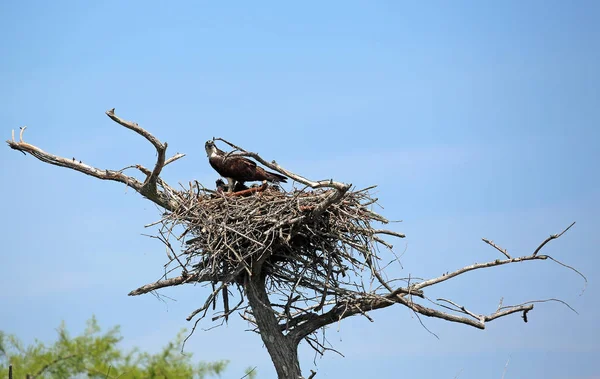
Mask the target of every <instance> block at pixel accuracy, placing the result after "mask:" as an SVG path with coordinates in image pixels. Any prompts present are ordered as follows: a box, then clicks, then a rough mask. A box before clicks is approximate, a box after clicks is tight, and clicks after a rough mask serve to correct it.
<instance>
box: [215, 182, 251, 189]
mask: <svg viewBox="0 0 600 379" xmlns="http://www.w3.org/2000/svg"><path fill="white" fill-rule="evenodd" d="M215 184H216V186H217V192H230V191H229V186H228V185H227V184H225V182H224V181H223V180H222V179H217V181H216V182H215ZM247 189H248V186H246V185H245V184H243V183H239V182H238V183H235V186H234V187H233V192H238V191H244V190H247Z"/></svg>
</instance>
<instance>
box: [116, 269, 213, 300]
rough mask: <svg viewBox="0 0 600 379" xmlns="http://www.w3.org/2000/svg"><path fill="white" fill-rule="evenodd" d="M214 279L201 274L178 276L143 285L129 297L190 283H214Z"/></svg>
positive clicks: (130, 293)
mask: <svg viewBox="0 0 600 379" xmlns="http://www.w3.org/2000/svg"><path fill="white" fill-rule="evenodd" d="M214 279H215V278H214V277H212V276H209V275H206V276H204V275H200V274H199V273H194V274H189V275H182V276H176V277H174V278H170V279H165V280H159V281H156V282H154V283H149V284H146V285H143V286H141V287H140V288H138V289H135V290H133V291H131V292H129V294H128V295H129V296H138V295H143V294H145V293H148V292H152V291H155V290H157V289H161V288H165V287H172V286H179V285H181V284H185V283H190V282H208V281H212V280H214Z"/></svg>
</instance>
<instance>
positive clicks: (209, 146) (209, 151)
mask: <svg viewBox="0 0 600 379" xmlns="http://www.w3.org/2000/svg"><path fill="white" fill-rule="evenodd" d="M204 149H205V150H206V155H207V156H208V157H211V156H213V155H216V154H217V146H215V142H214V141H211V140H208V141H206V143H205V144H204Z"/></svg>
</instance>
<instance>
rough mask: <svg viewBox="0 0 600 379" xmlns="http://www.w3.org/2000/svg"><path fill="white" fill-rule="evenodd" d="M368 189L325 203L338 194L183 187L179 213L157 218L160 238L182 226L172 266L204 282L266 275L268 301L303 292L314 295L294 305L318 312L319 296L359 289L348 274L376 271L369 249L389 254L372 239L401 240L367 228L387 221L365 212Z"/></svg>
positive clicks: (331, 191) (374, 255) (370, 201)
mask: <svg viewBox="0 0 600 379" xmlns="http://www.w3.org/2000/svg"><path fill="white" fill-rule="evenodd" d="M265 187H266V186H263V187H262V188H263V189H264V188H265ZM370 189H371V188H367V189H363V190H358V191H347V192H345V193H344V194H343V196H341V197H340V198H339V199H336V201H327V200H328V199H332V198H334V196H335V194H336V191H338V190H337V189H331V188H327V189H325V188H323V189H314V190H313V189H309V188H308V187H307V188H304V189H301V190H298V189H296V190H293V191H291V192H283V191H281V190H279V189H277V188H275V187H268V188H266V190H263V191H254V192H253V193H252V194H250V195H249V196H230V194H227V193H223V192H214V191H210V190H206V189H199V188H198V187H197V186H196V188H194V186H190V188H189V190H188V191H185V192H180V193H179V196H178V198H179V200H178V201H179V206H178V207H177V208H176V209H174V210H173V211H172V212H168V213H167V214H165V215H164V217H163V219H162V229H161V235H162V236H167V234H168V235H172V234H173V231H174V230H176V229H177V228H178V227H183V230H184V231H183V233H182V234H180V235H179V236H178V239H180V240H183V239H185V240H186V242H185V244H184V251H183V253H182V254H181V255H180V256H179V257H177V256H176V257H175V258H173V260H172V262H178V264H179V265H180V266H182V267H183V269H184V271H185V272H187V273H188V274H194V273H195V274H199V275H201V276H202V277H204V278H206V277H210V278H212V281H213V283H216V282H221V284H222V285H221V287H220V288H222V287H223V285H225V286H227V285H229V284H232V283H236V284H241V283H242V282H243V278H244V277H245V276H246V275H248V276H252V275H259V274H260V275H266V276H267V279H268V280H269V282H270V284H271V286H270V288H271V290H270V292H271V293H272V294H273V293H279V294H280V295H282V296H284V298H283V300H284V301H287V302H288V303H290V302H291V298H290V296H291V295H290V294H292V295H293V294H294V293H295V292H296V293H298V294H300V293H301V292H300V288H304V289H310V290H311V291H310V292H312V293H313V295H307V294H306V293H304V292H302V293H301V295H300V296H299V297H298V298H296V299H294V302H295V301H298V300H301V301H304V302H305V303H313V304H312V307H309V308H313V309H314V308H319V309H320V308H322V307H323V306H324V303H325V300H326V297H328V296H330V295H335V296H336V298H337V297H339V296H342V297H344V295H345V294H349V293H350V292H352V290H353V289H354V290H357V289H358V288H357V287H358V286H359V284H358V283H355V282H354V280H355V279H356V278H357V277H359V275H354V274H357V273H358V272H359V271H363V270H364V269H365V268H369V270H371V271H372V272H375V271H377V268H376V267H374V266H375V265H377V261H378V259H379V258H378V257H377V252H378V249H377V246H376V245H377V244H383V245H384V246H386V247H388V248H391V246H390V245H389V244H387V243H386V242H385V241H383V240H382V239H380V238H379V237H378V235H379V234H390V235H394V236H397V237H403V235H401V234H398V233H394V232H391V231H387V230H380V229H374V228H373V227H372V226H371V223H372V222H373V221H378V222H382V223H387V220H386V219H385V218H383V217H381V216H380V215H378V214H377V213H375V212H373V211H372V210H371V209H370V207H371V206H372V205H373V204H374V203H375V202H376V199H372V198H371V196H370V194H369V190H370ZM323 205H326V207H323ZM168 246H170V245H168ZM173 253H175V252H174V251H173ZM290 289H291V291H290ZM217 292H218V289H217V290H216V291H215V292H214V294H215V295H216V293H217ZM214 300H215V298H214V297H213V298H209V302H211V301H214ZM315 302H316V303H315ZM206 305H207V306H208V304H206ZM288 306H289V305H288ZM206 308H208V307H206ZM225 308H227V306H226V307H225ZM303 309H304V310H306V308H305V307H303ZM225 311H226V312H227V311H228V309H225Z"/></svg>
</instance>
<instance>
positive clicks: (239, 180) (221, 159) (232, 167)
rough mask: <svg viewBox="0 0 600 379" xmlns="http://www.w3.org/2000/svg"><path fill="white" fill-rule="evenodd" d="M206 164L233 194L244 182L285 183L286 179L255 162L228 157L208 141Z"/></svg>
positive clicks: (212, 142)
mask: <svg viewBox="0 0 600 379" xmlns="http://www.w3.org/2000/svg"><path fill="white" fill-rule="evenodd" d="M204 148H205V149H206V155H207V156H208V162H209V163H210V165H211V166H212V168H214V169H215V171H216V172H218V173H219V175H221V176H222V177H224V178H225V179H227V182H228V186H227V191H228V192H233V191H234V189H235V188H236V186H239V185H243V184H244V182H255V181H263V180H266V181H268V182H271V183H280V182H282V183H286V182H287V178H286V177H285V176H283V175H280V174H277V173H274V172H270V171H266V170H265V169H263V168H262V167H260V166H257V165H256V162H254V161H251V160H250V159H248V158H244V157H235V156H233V157H228V156H226V153H225V152H224V151H223V150H221V149H219V148H218V147H217V146H216V145H215V143H214V141H211V140H208V141H206V143H205V144H204Z"/></svg>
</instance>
